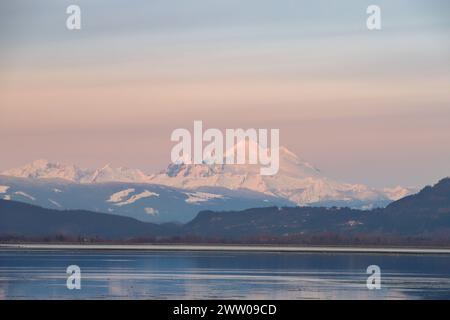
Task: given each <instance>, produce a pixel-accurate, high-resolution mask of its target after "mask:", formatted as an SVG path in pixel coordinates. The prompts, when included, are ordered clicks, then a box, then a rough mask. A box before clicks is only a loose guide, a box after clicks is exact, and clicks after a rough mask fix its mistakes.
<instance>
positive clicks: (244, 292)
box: [0, 249, 450, 299]
mask: <svg viewBox="0 0 450 320" xmlns="http://www.w3.org/2000/svg"><path fill="white" fill-rule="evenodd" d="M69 265H78V266H79V267H80V268H81V275H82V277H81V289H80V290H69V289H67V286H66V280H67V277H68V275H67V274H66V268H67V266H69ZM369 265H378V266H379V267H380V268H381V289H380V290H368V289H367V286H366V279H367V277H368V275H367V274H366V269H367V267H368V266H369ZM0 298H1V299H449V298H450V255H429V254H428V255H421V254H414V255H413V254H362V253H298V252H283V253H274V252H214V251H208V252H189V251H123V250H24V249H23V250H9V249H4V250H0Z"/></svg>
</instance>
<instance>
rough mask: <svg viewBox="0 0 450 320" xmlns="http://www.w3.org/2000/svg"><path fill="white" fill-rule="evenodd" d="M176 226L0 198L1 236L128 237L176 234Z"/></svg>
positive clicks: (105, 238) (111, 238)
mask: <svg viewBox="0 0 450 320" xmlns="http://www.w3.org/2000/svg"><path fill="white" fill-rule="evenodd" d="M178 228H179V227H177V226H176V225H172V224H163V225H157V224H153V223H147V222H141V221H138V220H135V219H133V218H128V217H121V216H117V215H112V214H105V213H97V212H89V211H82V210H66V211H60V210H52V209H45V208H41V207H38V206H34V205H30V204H27V203H22V202H16V201H10V200H0V236H1V237H23V238H43V237H50V238H54V237H56V236H58V237H64V238H67V239H69V238H70V239H78V238H89V239H96V238H97V239H104V240H119V239H121V240H126V239H131V238H139V237H149V236H152V237H157V236H162V235H167V234H172V233H174V230H176V229H178Z"/></svg>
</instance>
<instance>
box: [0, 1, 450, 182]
mask: <svg viewBox="0 0 450 320" xmlns="http://www.w3.org/2000/svg"><path fill="white" fill-rule="evenodd" d="M70 4H78V5H79V6H80V7H81V17H82V29H81V30H79V31H69V30H67V29H66V26H65V20H66V18H67V14H66V13H65V10H66V7H67V6H68V5H70ZM369 4H377V5H379V6H380V7H381V10H382V30H380V31H368V30H367V28H366V17H367V15H366V8H367V6H368V5H369ZM0 41H1V51H0V150H2V156H1V158H0V170H4V169H8V168H11V167H16V166H19V165H23V164H25V163H27V162H30V161H32V160H35V159H38V158H45V159H48V160H51V161H60V162H67V163H75V164H78V165H81V166H86V167H98V166H102V165H103V164H105V163H111V165H114V166H127V167H136V168H140V169H142V170H144V171H146V172H156V171H159V170H161V169H163V168H164V167H165V166H166V165H167V164H168V162H169V161H170V151H171V147H172V146H173V143H172V142H171V141H170V134H171V132H172V131H173V130H174V129H176V128H188V129H190V130H191V129H192V126H193V121H194V120H202V121H203V123H204V126H205V127H207V128H208V127H209V128H221V129H225V128H239V127H242V128H268V129H270V128H279V129H280V144H281V145H284V146H287V147H288V148H289V149H291V150H292V151H293V152H295V153H296V154H298V155H300V156H301V157H303V158H304V159H306V160H308V161H309V162H311V163H314V164H315V166H316V167H318V168H320V169H321V170H322V171H323V172H324V173H325V174H326V175H328V176H330V177H332V178H336V179H340V180H343V181H348V182H359V183H365V184H368V185H371V186H374V187H381V186H393V185H404V186H422V185H425V184H430V183H434V182H435V181H436V180H438V179H440V178H442V177H444V176H448V175H450V148H449V146H450V4H449V2H448V1H425V0H424V1H417V0H415V1H357V0H354V1H345V2H344V3H341V2H340V1H331V0H328V1H312V0H311V1H295V0H292V1H288V0H281V1H276V0H270V1H269V0H258V1H256V0H246V1H235V0H227V1H225V0H221V1H218V0H193V1H181V0H179V1H173V0H169V1H167V0H165V1H163V0H161V1H154V0H152V1H143V0H141V1H125V0H120V1H119V0H116V1H47V0H44V1H31V0H29V1H24V0H18V1H2V2H1V3H0Z"/></svg>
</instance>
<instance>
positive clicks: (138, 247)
mask: <svg viewBox="0 0 450 320" xmlns="http://www.w3.org/2000/svg"><path fill="white" fill-rule="evenodd" d="M5 249H6V250H130V251H186V252H189V251H192V252H194V251H204V252H208V251H221V252H227V251H228V252H292V253H379V254H449V255H450V248H408V247H389V248H378V247H331V246H276V245H267V246H264V245H190V244H189V245H183V244H176V245H174V244H158V245H154V244H124V245H115V244H25V243H20V244H19V243H18V244H0V250H5Z"/></svg>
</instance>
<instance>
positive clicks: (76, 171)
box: [1, 159, 149, 183]
mask: <svg viewBox="0 0 450 320" xmlns="http://www.w3.org/2000/svg"><path fill="white" fill-rule="evenodd" d="M1 174H2V175H5V176H10V177H18V178H30V179H64V180H69V181H72V182H78V183H101V182H136V183H144V182H147V181H148V179H149V176H148V175H146V174H144V173H143V172H142V171H141V170H138V169H129V168H123V167H119V168H112V167H111V166H110V165H109V164H107V165H105V166H104V167H102V168H100V169H85V168H80V167H77V166H75V165H72V164H68V165H67V164H61V163H59V162H54V163H52V162H49V161H47V160H43V159H40V160H36V161H33V162H31V163H30V164H27V165H25V166H23V167H19V168H15V169H10V170H6V171H3V172H2V173H1Z"/></svg>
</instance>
